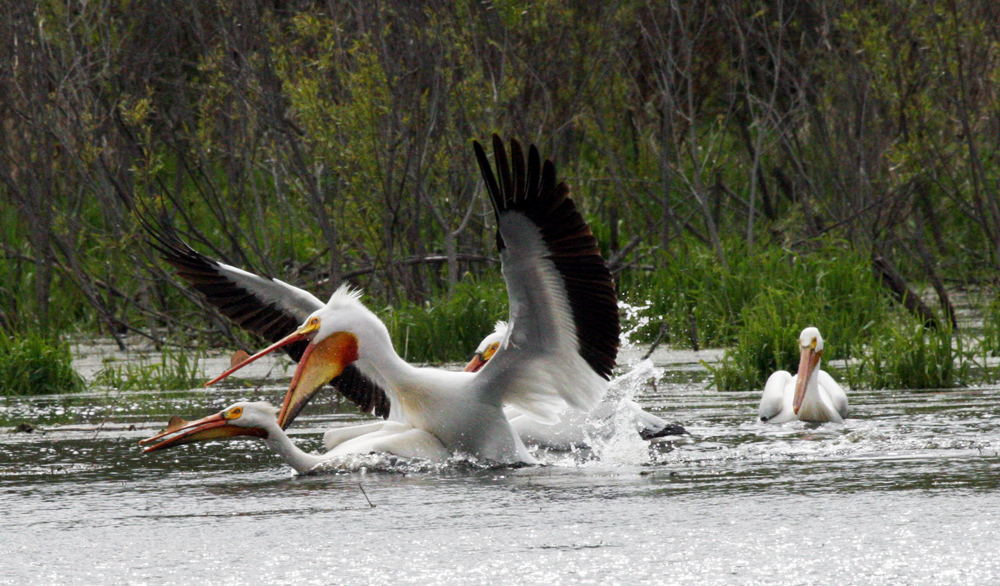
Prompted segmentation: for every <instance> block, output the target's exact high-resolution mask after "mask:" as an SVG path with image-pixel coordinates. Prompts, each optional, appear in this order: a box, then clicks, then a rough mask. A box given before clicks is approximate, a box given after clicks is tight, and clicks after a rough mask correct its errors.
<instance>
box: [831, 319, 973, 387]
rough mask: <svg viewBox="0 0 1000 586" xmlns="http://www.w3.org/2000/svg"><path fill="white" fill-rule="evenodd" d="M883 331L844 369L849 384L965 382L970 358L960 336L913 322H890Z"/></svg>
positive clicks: (894, 385) (877, 385)
mask: <svg viewBox="0 0 1000 586" xmlns="http://www.w3.org/2000/svg"><path fill="white" fill-rule="evenodd" d="M883 332H884V333H883V335H880V336H878V337H873V338H872V339H871V341H870V344H869V346H868V347H867V348H866V351H865V352H864V353H863V354H862V355H861V357H860V358H859V360H858V361H857V362H856V363H855V364H853V365H851V366H850V367H849V368H848V369H847V371H846V375H847V382H848V384H849V385H850V386H851V387H854V388H869V389H940V388H948V387H954V386H957V385H962V384H967V383H968V378H969V374H970V370H971V368H972V366H973V361H972V360H971V353H970V352H968V351H967V350H966V346H967V345H968V342H967V340H966V339H965V338H963V337H962V336H959V335H957V334H956V333H954V332H952V331H951V330H950V329H941V330H926V329H925V328H923V327H922V326H921V325H919V324H914V323H912V322H909V323H908V322H902V323H899V322H889V323H887V324H884V326H883Z"/></svg>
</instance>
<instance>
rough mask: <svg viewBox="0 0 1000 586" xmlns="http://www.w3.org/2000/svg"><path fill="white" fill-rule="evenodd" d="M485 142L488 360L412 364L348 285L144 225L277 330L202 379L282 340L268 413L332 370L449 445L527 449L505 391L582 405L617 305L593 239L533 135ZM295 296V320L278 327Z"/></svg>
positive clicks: (612, 348)
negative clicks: (281, 393)
mask: <svg viewBox="0 0 1000 586" xmlns="http://www.w3.org/2000/svg"><path fill="white" fill-rule="evenodd" d="M493 146H494V160H495V162H496V167H497V174H496V175H494V173H493V170H492V168H491V166H490V163H489V159H488V158H487V155H486V153H485V151H484V150H483V148H482V146H481V145H480V144H479V143H474V147H475V152H476V157H477V160H478V162H479V166H480V170H481V171H482V174H483V179H484V181H485V183H486V189H487V191H488V193H489V195H490V199H491V201H492V203H493V207H494V211H495V214H496V221H497V245H498V248H499V250H500V258H501V267H502V268H501V270H502V273H503V276H504V280H505V282H506V285H507V292H508V298H509V299H510V314H509V319H508V322H509V323H510V328H509V330H508V333H507V339H506V340H505V341H504V344H502V347H501V348H500V349H499V350H497V352H496V354H495V355H494V356H493V359H492V360H490V362H489V364H487V365H486V366H485V367H484V368H482V369H481V370H480V371H478V372H476V373H469V372H450V371H446V370H441V369H435V368H417V367H414V366H411V365H410V364H407V363H406V362H405V361H403V360H402V359H401V358H400V357H399V356H398V355H397V354H396V352H395V350H394V349H393V348H392V344H391V341H390V339H389V334H388V331H387V330H386V328H385V325H384V324H383V323H382V322H381V321H380V320H379V319H378V318H377V317H376V316H375V315H374V314H373V313H372V312H371V311H369V310H368V309H367V308H365V307H364V306H363V305H362V304H361V302H360V301H359V294H358V293H357V292H356V291H352V290H350V289H348V288H346V287H341V288H340V289H338V290H337V291H336V292H335V293H334V294H333V296H332V297H331V298H330V301H329V302H328V303H327V304H325V305H324V304H322V303H319V302H318V300H316V298H315V297H313V296H312V295H309V294H308V293H304V292H302V291H300V290H298V289H296V288H294V287H291V286H289V285H287V284H285V283H282V282H281V281H278V280H276V279H264V278H261V277H257V276H255V275H252V274H250V273H246V272H244V271H241V270H239V269H236V268H234V267H230V266H228V265H223V264H221V263H217V262H215V261H212V260H210V259H208V258H206V257H204V256H202V255H200V254H199V253H197V252H195V251H193V250H192V249H191V248H190V247H188V246H186V245H184V244H183V243H182V242H180V241H179V239H177V237H176V236H175V235H173V234H172V233H171V232H169V231H167V230H164V229H159V230H158V229H156V228H152V227H150V228H151V230H150V231H151V233H152V234H153V236H154V237H156V239H157V240H158V243H157V246H158V248H159V250H160V252H161V253H163V255H164V257H165V259H166V260H167V262H169V263H170V264H172V265H173V266H174V267H176V268H177V269H178V274H179V275H180V276H181V277H182V278H184V279H185V280H187V281H188V282H190V283H191V284H192V285H193V286H194V287H195V289H197V290H199V291H200V292H202V293H203V294H204V295H205V296H206V297H207V298H208V300H209V301H210V302H211V303H213V304H214V305H215V306H216V307H217V308H218V309H219V310H220V312H222V313H223V314H224V315H226V316H228V317H230V318H231V319H233V320H234V321H236V322H237V323H238V324H240V325H241V326H243V327H245V328H247V329H250V330H251V331H255V332H257V333H260V334H262V335H264V336H265V337H267V338H270V339H272V340H275V339H277V341H275V343H274V344H272V345H271V346H269V347H268V348H265V349H264V350H262V351H260V352H258V353H257V354H255V355H254V356H252V357H250V359H248V360H247V361H246V362H243V363H242V364H241V365H239V366H236V367H235V368H231V369H230V370H228V371H226V372H225V373H223V375H222V376H220V377H218V378H217V379H215V380H214V381H211V382H210V383H208V384H212V383H213V382H216V381H218V380H221V379H222V378H225V377H226V376H228V375H229V374H231V373H232V372H234V371H235V370H238V369H239V368H240V367H242V366H243V365H246V364H249V363H250V362H252V361H254V360H256V359H258V358H260V357H261V356H263V355H265V354H268V353H270V352H272V351H274V350H277V349H278V348H284V349H285V350H286V351H287V352H288V353H289V354H290V355H291V356H292V357H293V358H298V362H299V364H298V367H297V368H296V371H295V374H294V375H293V377H292V382H291V385H290V387H289V390H288V393H287V394H286V396H285V400H284V401H283V403H282V408H281V412H280V413H279V415H278V425H279V426H280V427H281V428H283V429H284V428H286V427H287V426H288V424H289V423H291V421H292V420H293V419H294V418H295V417H296V416H297V415H298V413H299V412H300V411H301V409H302V408H303V407H304V406H305V404H306V403H307V402H308V400H309V399H310V398H311V397H312V396H313V395H314V394H315V393H316V392H318V391H319V389H320V388H321V387H322V386H323V385H324V384H326V383H327V382H332V383H333V384H334V385H335V386H337V388H338V389H339V390H340V391H341V392H342V393H344V394H345V395H346V396H348V397H352V396H354V397H360V402H361V403H362V404H363V408H365V407H369V406H371V407H370V409H371V411H370V412H372V411H374V412H375V413H379V405H381V406H382V411H383V412H382V413H381V414H383V415H386V414H388V415H389V417H390V419H393V420H395V421H397V422H402V423H405V424H408V425H410V426H412V427H414V428H416V429H421V430H424V431H426V432H428V433H430V434H432V435H433V436H434V437H436V438H437V439H438V440H439V441H440V442H441V443H442V445H444V446H445V448H446V449H447V450H448V451H449V452H452V453H454V452H460V453H465V454H468V455H471V456H474V457H476V458H482V459H487V460H493V461H498V462H529V463H530V462H534V458H532V456H531V455H530V454H529V453H528V451H527V450H526V449H525V447H524V444H523V442H521V440H520V439H519V437H518V436H517V434H516V433H514V431H513V429H512V428H511V426H510V424H509V423H508V421H507V419H506V417H505V416H504V413H503V407H504V405H510V406H514V407H516V408H517V409H518V410H519V411H520V412H521V413H524V414H529V415H530V416H532V417H534V418H536V419H539V420H541V421H546V422H550V423H552V422H555V421H557V420H558V414H559V413H560V412H561V411H562V410H563V409H564V408H565V407H566V406H567V405H568V406H570V407H573V408H576V409H579V410H582V411H584V412H586V411H589V410H590V409H592V408H593V407H594V406H595V405H596V404H597V403H598V402H599V401H600V399H601V397H602V396H603V395H604V393H605V391H606V390H607V386H608V378H609V377H610V375H611V370H612V368H613V366H614V362H615V357H616V355H617V351H618V336H619V324H618V306H617V301H616V297H615V290H614V282H613V280H612V278H611V274H610V272H609V271H608V269H607V266H606V265H605V263H604V259H603V258H601V256H600V252H599V249H598V246H597V240H596V239H595V238H594V236H593V234H592V233H591V231H590V228H589V227H588V226H587V224H586V222H584V220H583V217H582V216H581V215H580V213H579V212H578V211H577V209H576V206H575V204H574V203H573V201H572V200H571V199H569V198H568V197H567V194H568V191H569V190H568V188H567V187H566V185H565V184H564V183H557V181H556V175H555V166H554V165H553V164H552V163H551V162H550V161H545V162H544V164H543V163H542V162H541V159H540V157H539V155H538V151H537V149H536V148H535V147H534V146H532V147H530V148H529V150H528V157H527V161H525V157H524V154H523V151H522V150H521V147H520V145H519V144H518V143H517V142H516V141H513V140H512V141H511V145H510V159H509V160H508V156H507V152H506V150H505V149H504V146H503V143H502V142H501V141H500V139H499V137H496V136H494V137H493ZM317 303H318V304H319V306H318V307H317ZM306 310H311V311H310V313H308V314H306V318H305V319H304V320H302V322H304V323H303V325H302V326H301V327H299V328H298V329H296V330H294V331H293V332H292V333H291V334H288V335H286V336H284V337H280V336H281V334H279V332H282V333H287V332H288V331H289V330H292V329H293V328H294V327H295V326H294V324H295V323H297V322H296V320H297V319H301V318H300V316H301V315H302V314H303V313H305V311H306ZM299 323H301V322H299ZM390 405H391V411H392V413H388V412H389V411H390V407H389V406H390ZM365 410H366V411H367V410H369V409H365ZM376 425H377V424H376ZM347 433H349V434H353V433H358V431H357V430H352V431H349V432H347ZM361 433H363V432H361ZM344 441H350V440H349V439H348V440H344ZM393 453H395V452H393Z"/></svg>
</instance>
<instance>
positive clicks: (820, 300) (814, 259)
mask: <svg viewBox="0 0 1000 586" xmlns="http://www.w3.org/2000/svg"><path fill="white" fill-rule="evenodd" d="M726 255H727V258H728V259H729V268H728V270H727V269H726V268H725V267H723V266H722V265H721V263H719V262H718V259H717V258H716V257H715V255H714V254H712V253H711V251H709V250H708V249H705V248H704V247H694V248H692V249H691V250H690V252H689V253H688V256H687V258H685V259H679V258H678V259H676V261H673V262H669V263H667V265H666V266H665V267H664V268H662V269H658V270H657V271H655V272H653V273H651V274H650V275H648V276H635V275H630V276H627V277H625V278H623V281H622V290H623V297H625V298H626V299H627V300H629V301H630V302H631V303H633V304H636V305H640V304H641V305H644V306H645V309H644V310H643V311H642V312H639V313H637V314H636V317H635V318H633V321H635V320H638V319H645V320H646V323H645V325H644V326H642V327H640V328H639V329H638V330H637V332H636V335H635V339H636V341H645V342H648V341H651V340H652V339H653V338H654V337H655V336H656V335H657V332H658V331H659V329H660V328H661V327H663V326H666V330H667V332H668V336H669V338H668V339H667V343H669V344H670V345H672V346H675V347H682V348H690V347H694V346H696V345H697V346H699V347H715V348H718V347H726V346H732V345H734V344H737V343H738V342H740V341H741V340H742V339H743V337H744V335H745V334H746V333H747V329H748V328H751V327H756V326H751V322H754V321H759V320H763V321H764V324H762V325H766V327H773V326H779V327H780V326H783V325H787V327H788V328H789V329H790V330H791V333H790V334H788V337H789V339H790V341H791V342H794V339H795V337H796V336H797V335H798V333H799V332H800V331H801V330H802V328H804V327H806V326H808V325H814V326H817V327H819V328H820V330H821V331H823V332H829V334H827V335H828V336H829V338H830V340H831V341H833V340H836V341H837V345H836V347H833V348H832V351H833V352H834V353H835V354H834V357H843V356H850V355H851V348H852V346H853V344H854V343H855V340H856V338H857V337H858V332H859V331H860V332H864V331H865V330H866V329H867V328H868V327H869V325H870V324H871V323H872V322H873V321H876V320H878V319H881V318H882V317H883V316H884V315H885V314H886V312H887V311H888V302H887V300H886V297H885V294H884V293H883V291H882V289H881V287H880V286H879V284H878V283H877V282H876V281H875V279H874V277H873V276H872V274H871V269H870V266H869V264H870V263H869V262H868V259H867V258H866V257H865V256H863V255H861V254H859V253H857V252H854V251H853V250H851V249H850V248H849V247H847V246H846V245H845V244H844V243H843V242H840V241H837V240H832V239H830V240H821V241H817V242H816V243H815V246H814V248H813V249H812V250H810V251H808V252H801V253H799V252H792V251H789V250H787V249H783V248H778V247H773V246H772V247H761V248H759V249H757V250H756V251H755V252H754V253H752V254H751V253H748V252H747V251H746V249H745V246H744V245H743V243H742V242H740V241H735V240H734V241H731V242H728V243H727V244H726ZM773 334H774V335H775V336H779V335H782V334H780V333H779V332H773ZM862 337H863V335H862ZM831 346H832V344H831Z"/></svg>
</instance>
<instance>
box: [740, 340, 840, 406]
mask: <svg viewBox="0 0 1000 586" xmlns="http://www.w3.org/2000/svg"><path fill="white" fill-rule="evenodd" d="M799 346H800V347H801V349H802V353H801V358H800V360H799V372H798V373H797V374H796V375H795V376H792V375H791V374H790V373H789V372H788V371H785V370H779V371H778V372H776V373H774V374H772V375H771V376H770V377H769V378H768V379H767V384H766V385H764V395H763V396H762V397H761V399H760V420H761V421H765V422H769V423H784V422H786V421H795V420H800V421H815V422H819V423H823V422H827V421H834V422H837V423H839V422H841V421H843V420H844V418H845V417H847V394H846V393H844V389H842V388H840V385H838V384H837V381H835V380H833V377H832V376H830V375H829V374H827V373H826V372H825V371H822V370H820V369H819V361H820V357H821V356H822V355H823V337H822V336H820V335H819V330H818V329H816V328H812V327H809V328H806V329H804V330H802V333H801V334H799Z"/></svg>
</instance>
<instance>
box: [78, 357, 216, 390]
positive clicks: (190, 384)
mask: <svg viewBox="0 0 1000 586" xmlns="http://www.w3.org/2000/svg"><path fill="white" fill-rule="evenodd" d="M206 380H207V377H206V375H205V370H204V368H203V367H202V366H201V364H200V361H199V357H198V356H197V355H195V356H192V355H191V354H189V353H187V352H177V353H174V352H171V351H169V350H164V351H163V353H162V354H160V356H159V361H151V360H147V359H145V358H139V359H137V360H129V361H128V362H123V363H117V361H105V365H104V368H102V369H101V370H100V371H99V372H98V373H97V374H96V375H95V376H94V380H93V381H92V382H91V386H94V387H107V388H113V389H119V390H123V391H145V390H156V391H180V390H187V389H192V388H195V387H198V386H201V385H202V384H204V383H205V381H206Z"/></svg>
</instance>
